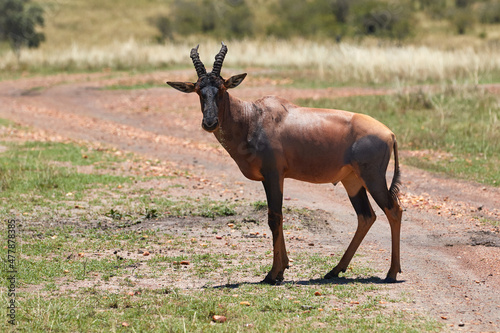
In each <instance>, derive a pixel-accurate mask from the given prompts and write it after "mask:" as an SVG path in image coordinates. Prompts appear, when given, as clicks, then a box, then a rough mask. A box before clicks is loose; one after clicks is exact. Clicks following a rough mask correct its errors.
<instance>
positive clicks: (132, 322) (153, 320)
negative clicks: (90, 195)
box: [0, 285, 439, 332]
mask: <svg viewBox="0 0 500 333" xmlns="http://www.w3.org/2000/svg"><path fill="white" fill-rule="evenodd" d="M346 288H360V287H359V286H346ZM320 289H321V290H322V291H323V292H324V295H326V296H320V297H317V296H314V290H315V289H313V288H307V287H294V286H287V287H285V288H276V287H272V286H262V285H243V286H240V287H239V288H237V289H230V288H221V289H212V288H209V289H205V290H201V291H186V290H177V289H169V288H166V289H159V290H150V289H141V290H136V291H137V292H138V293H136V294H135V295H133V296H129V295H126V294H124V293H115V292H106V291H100V290H96V289H94V288H82V289H80V290H78V291H76V292H66V293H61V294H58V295H57V297H40V296H36V295H21V296H20V297H19V308H18V312H17V318H18V321H19V324H18V327H17V328H18V329H19V330H21V331H31V332H41V331H47V330H49V331H56V332H66V331H71V332H75V331H79V332H83V331H85V332H100V331H124V332H125V331H132V330H133V331H136V332H145V331H149V332H151V331H168V332H236V331H245V332H283V331H284V330H287V331H291V332H311V331H312V332H319V331H324V330H325V329H326V328H327V327H328V329H329V330H330V329H335V331H339V332H366V331H370V332H402V331H404V332H421V331H437V330H438V328H439V325H438V324H437V323H436V322H433V321H429V320H428V319H426V318H423V317H420V316H416V315H414V314H411V313H410V314H408V313H406V312H402V311H397V310H395V311H387V310H384V307H383V306H381V305H380V304H378V299H377V298H370V299H367V300H365V301H361V302H360V303H359V304H355V305H351V304H348V305H346V304H341V305H339V304H338V302H337V301H336V291H335V290H334V289H332V288H331V287H328V286H322V287H321V288H320ZM4 295H5V294H2V301H6V299H5V297H4ZM332 300H333V302H332ZM240 302H248V303H249V304H250V305H248V306H247V305H242V304H240ZM332 303H333V304H332ZM332 305H333V306H332ZM320 309H322V310H320ZM4 313H5V311H3V313H2V315H1V316H0V320H1V323H0V325H1V326H2V327H3V329H6V328H7V327H6V320H5V319H6V318H4V316H5V315H4ZM214 315H223V316H225V317H226V318H227V321H226V322H225V323H213V322H212V317H213V316H214ZM410 316H411V317H412V320H408V319H409V318H408V317H410Z"/></svg>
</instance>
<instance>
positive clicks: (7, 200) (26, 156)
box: [0, 142, 131, 214]
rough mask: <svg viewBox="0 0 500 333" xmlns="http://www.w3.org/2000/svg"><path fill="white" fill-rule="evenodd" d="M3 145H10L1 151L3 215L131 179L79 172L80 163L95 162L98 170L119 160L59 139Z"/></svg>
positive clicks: (0, 179) (0, 172) (80, 194)
mask: <svg viewBox="0 0 500 333" xmlns="http://www.w3.org/2000/svg"><path fill="white" fill-rule="evenodd" d="M2 145H4V146H6V147H7V150H6V151H5V152H3V153H1V154H0V189H1V192H0V198H1V200H3V202H4V205H3V206H2V209H1V211H2V213H3V214H8V212H9V211H10V210H11V209H17V210H18V211H19V212H20V213H23V212H30V211H32V210H33V209H34V208H35V207H37V206H39V205H44V204H47V203H48V202H49V201H50V202H52V203H56V202H59V203H60V202H61V201H64V200H68V199H71V200H80V199H82V198H83V193H84V192H85V191H86V190H88V189H90V188H92V187H96V186H102V185H105V184H106V185H108V186H109V185H117V184H124V183H128V182H130V181H131V179H130V178H129V177H124V176H115V175H110V174H107V173H105V174H99V173H81V172H78V171H77V169H76V167H77V166H89V165H95V166H96V168H97V169H99V168H102V167H105V166H109V165H110V164H112V163H115V162H117V161H118V159H117V158H116V156H114V155H112V154H108V153H106V152H102V151H95V150H88V148H87V147H83V146H79V145H76V144H66V143H56V142H24V143H17V142H2Z"/></svg>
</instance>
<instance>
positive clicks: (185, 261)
mask: <svg viewBox="0 0 500 333" xmlns="http://www.w3.org/2000/svg"><path fill="white" fill-rule="evenodd" d="M180 264H181V265H189V261H187V260H183V261H181V262H180Z"/></svg>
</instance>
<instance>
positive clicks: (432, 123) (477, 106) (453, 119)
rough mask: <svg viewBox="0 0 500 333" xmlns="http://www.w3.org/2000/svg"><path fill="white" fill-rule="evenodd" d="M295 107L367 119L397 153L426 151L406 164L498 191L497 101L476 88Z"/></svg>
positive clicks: (313, 102) (301, 102)
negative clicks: (386, 132) (381, 128)
mask: <svg viewBox="0 0 500 333" xmlns="http://www.w3.org/2000/svg"><path fill="white" fill-rule="evenodd" d="M296 102H297V103H298V104H299V105H302V106H309V107H320V108H331V109H342V110H349V111H354V112H359V113H365V114H368V115H370V116H372V117H374V118H376V119H377V120H379V121H381V122H382V123H384V124H386V125H387V126H388V127H389V128H391V129H392V131H393V132H394V133H395V134H396V136H397V138H398V144H399V147H400V148H401V149H407V150H429V153H427V154H426V153H423V156H420V155H419V156H418V157H408V158H405V159H404V161H405V163H408V164H411V165H414V166H417V167H420V168H424V169H427V170H432V171H437V172H441V173H445V174H448V175H451V176H453V177H460V178H465V179H471V180H475V181H478V182H482V183H486V184H490V185H494V186H499V185H500V168H499V164H500V163H499V162H500V160H499V156H500V121H499V118H500V107H499V105H500V104H499V103H500V100H499V98H498V96H497V95H495V94H493V93H489V92H487V91H485V90H482V89H479V88H467V87H456V86H451V87H445V88H442V89H441V90H440V91H438V92H426V91H422V90H420V91H417V92H411V93H398V94H394V95H386V96H356V97H345V98H337V99H319V100H313V99H301V100H297V101H296Z"/></svg>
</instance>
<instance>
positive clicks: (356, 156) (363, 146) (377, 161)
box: [344, 135, 390, 168]
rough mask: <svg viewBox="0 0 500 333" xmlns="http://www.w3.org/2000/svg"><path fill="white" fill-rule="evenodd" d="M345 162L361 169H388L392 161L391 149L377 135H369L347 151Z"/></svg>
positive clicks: (357, 141)
mask: <svg viewBox="0 0 500 333" xmlns="http://www.w3.org/2000/svg"><path fill="white" fill-rule="evenodd" d="M344 159H345V161H346V162H347V163H354V162H355V163H357V164H358V165H359V166H360V167H368V168H370V166H375V167H377V168H380V167H382V168H383V167H384V166H385V167H387V165H388V163H389V159H390V147H389V146H388V145H387V143H386V142H385V141H384V140H382V139H380V138H379V137H378V136H376V135H367V136H364V137H362V138H361V139H358V140H356V142H354V143H353V144H352V146H351V149H349V150H347V152H346V156H345V158H344Z"/></svg>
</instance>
